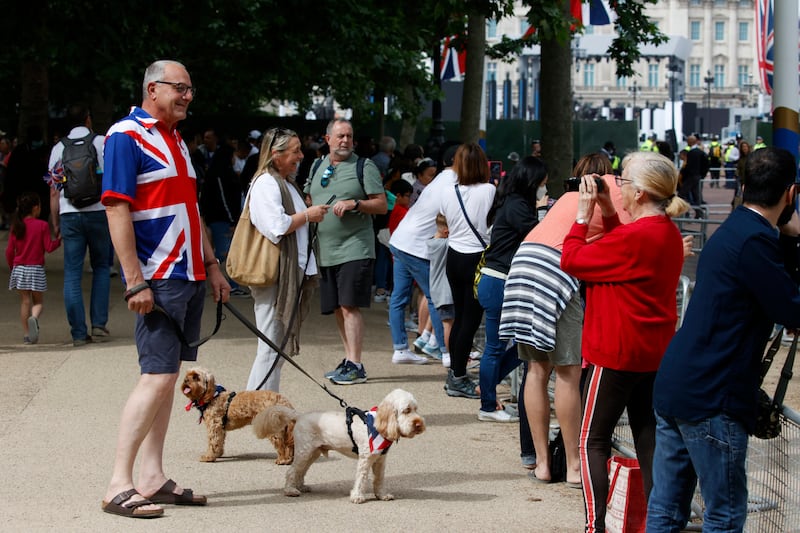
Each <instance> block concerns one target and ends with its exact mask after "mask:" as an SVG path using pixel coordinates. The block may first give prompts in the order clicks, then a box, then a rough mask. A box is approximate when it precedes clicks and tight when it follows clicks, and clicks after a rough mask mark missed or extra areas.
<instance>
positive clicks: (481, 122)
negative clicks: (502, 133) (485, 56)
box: [478, 61, 494, 152]
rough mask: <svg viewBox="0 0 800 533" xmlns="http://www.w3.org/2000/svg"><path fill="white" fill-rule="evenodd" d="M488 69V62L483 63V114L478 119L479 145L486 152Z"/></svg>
mask: <svg viewBox="0 0 800 533" xmlns="http://www.w3.org/2000/svg"><path fill="white" fill-rule="evenodd" d="M488 68H489V65H488V64H487V63H486V61H483V70H482V71H481V75H482V79H481V87H482V90H481V112H480V115H479V118H478V144H480V145H481V148H483V151H484V152H485V151H486V77H487V76H486V71H487V69H488ZM492 100H494V99H492Z"/></svg>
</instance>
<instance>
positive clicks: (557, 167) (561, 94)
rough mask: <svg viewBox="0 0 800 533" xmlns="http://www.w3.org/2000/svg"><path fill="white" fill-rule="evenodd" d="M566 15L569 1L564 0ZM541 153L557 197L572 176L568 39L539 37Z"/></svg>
mask: <svg viewBox="0 0 800 533" xmlns="http://www.w3.org/2000/svg"><path fill="white" fill-rule="evenodd" d="M563 4H564V5H565V9H566V14H565V16H569V15H568V13H569V2H564V3H563ZM541 57H542V74H541V80H542V82H541V86H540V89H539V91H540V94H541V110H542V112H541V117H542V132H543V133H542V157H543V158H544V160H545V161H546V162H547V169H548V173H547V174H548V177H547V189H548V192H549V193H550V195H551V196H553V197H555V198H557V197H559V196H561V194H562V193H563V192H564V180H565V179H566V178H568V177H570V176H572V160H573V153H572V136H573V133H572V100H573V95H572V50H571V49H570V43H569V41H567V42H564V43H561V42H559V41H558V40H557V39H555V38H553V39H543V40H542V56H541Z"/></svg>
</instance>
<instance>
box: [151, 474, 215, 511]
mask: <svg viewBox="0 0 800 533" xmlns="http://www.w3.org/2000/svg"><path fill="white" fill-rule="evenodd" d="M176 486H177V485H176V484H175V482H174V481H172V480H171V479H168V480H167V482H166V483H164V485H162V486H161V488H160V489H158V490H157V491H156V493H155V494H153V495H152V496H150V501H152V502H153V503H164V504H172V505H205V504H206V503H207V499H206V497H205V496H202V495H197V496H195V494H194V492H192V489H183V493H181V494H175V492H173V491H174V490H175V487H176Z"/></svg>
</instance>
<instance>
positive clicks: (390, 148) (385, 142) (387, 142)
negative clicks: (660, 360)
mask: <svg viewBox="0 0 800 533" xmlns="http://www.w3.org/2000/svg"><path fill="white" fill-rule="evenodd" d="M378 148H380V150H381V152H386V153H387V154H388V153H391V152H394V149H395V148H397V142H395V140H394V137H389V136H388V135H387V136H385V137H381V142H380V144H379V145H378Z"/></svg>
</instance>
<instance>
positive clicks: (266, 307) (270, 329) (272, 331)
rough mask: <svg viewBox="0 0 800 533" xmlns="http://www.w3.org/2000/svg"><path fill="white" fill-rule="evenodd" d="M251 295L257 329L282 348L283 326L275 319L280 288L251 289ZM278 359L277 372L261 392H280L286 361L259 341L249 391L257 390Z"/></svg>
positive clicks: (271, 375) (248, 383)
mask: <svg viewBox="0 0 800 533" xmlns="http://www.w3.org/2000/svg"><path fill="white" fill-rule="evenodd" d="M250 294H252V296H253V299H254V300H255V303H254V304H253V309H254V311H255V315H256V327H257V328H258V330H259V331H260V332H261V333H263V334H264V335H266V336H267V338H268V339H269V340H271V341H272V342H273V343H274V344H275V345H277V346H280V345H281V342H282V341H283V325H282V324H281V323H280V322H279V321H278V320H276V319H275V315H276V309H275V302H276V300H277V297H278V287H277V286H275V285H273V286H272V287H251V288H250ZM276 358H277V359H278V363H277V364H276V365H275V370H273V371H272V374H270V376H269V379H268V380H267V382H266V383H264V386H263V387H262V388H261V390H271V391H275V392H279V391H278V389H279V388H280V381H281V367H283V363H284V361H283V357H280V356H279V355H278V354H277V352H275V350H273V349H272V348H270V347H269V346H267V343H265V342H264V341H262V340H261V339H258V348H257V350H256V358H255V360H254V361H253V368H251V369H250V378H249V379H248V380H247V390H256V387H258V386H259V384H261V382H262V381H263V380H264V376H266V375H267V372H269V369H270V368H272V363H273V362H274V361H275V359H276Z"/></svg>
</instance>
